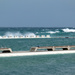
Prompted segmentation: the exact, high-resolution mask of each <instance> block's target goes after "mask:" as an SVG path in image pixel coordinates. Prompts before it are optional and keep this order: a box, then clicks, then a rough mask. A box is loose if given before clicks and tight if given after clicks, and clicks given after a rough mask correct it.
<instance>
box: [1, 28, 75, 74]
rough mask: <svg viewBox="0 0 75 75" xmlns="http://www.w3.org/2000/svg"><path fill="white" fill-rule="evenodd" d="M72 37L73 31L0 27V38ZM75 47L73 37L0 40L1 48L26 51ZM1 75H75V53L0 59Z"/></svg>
mask: <svg viewBox="0 0 75 75" xmlns="http://www.w3.org/2000/svg"><path fill="white" fill-rule="evenodd" d="M10 35H12V36H20V35H28V36H30V35H50V36H51V37H57V36H70V37H74V36H75V29H74V28H0V36H10ZM64 45H75V38H47V39H46V38H40V39H36V38H35V39H0V47H10V48H12V50H13V51H28V50H30V48H31V47H35V46H64ZM0 75H75V54H61V55H59V54H57V55H38V56H21V57H0Z"/></svg>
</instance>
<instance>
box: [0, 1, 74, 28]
mask: <svg viewBox="0 0 75 75" xmlns="http://www.w3.org/2000/svg"><path fill="white" fill-rule="evenodd" d="M0 27H75V0H0Z"/></svg>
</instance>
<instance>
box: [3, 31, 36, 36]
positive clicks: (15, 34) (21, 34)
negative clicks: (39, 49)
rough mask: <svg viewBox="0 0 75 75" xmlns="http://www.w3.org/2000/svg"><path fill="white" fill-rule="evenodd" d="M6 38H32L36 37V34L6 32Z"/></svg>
mask: <svg viewBox="0 0 75 75" xmlns="http://www.w3.org/2000/svg"><path fill="white" fill-rule="evenodd" d="M4 36H12V37H14V36H28V37H30V36H34V37H35V36H36V35H35V34H34V33H31V32H27V33H24V34H23V33H20V32H6V33H5V34H4Z"/></svg>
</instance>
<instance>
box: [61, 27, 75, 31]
mask: <svg viewBox="0 0 75 75" xmlns="http://www.w3.org/2000/svg"><path fill="white" fill-rule="evenodd" d="M62 30H63V31H64V32H75V29H69V28H66V29H62Z"/></svg>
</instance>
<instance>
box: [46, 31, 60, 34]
mask: <svg viewBox="0 0 75 75" xmlns="http://www.w3.org/2000/svg"><path fill="white" fill-rule="evenodd" d="M46 33H50V34H55V33H59V31H48V32H46Z"/></svg>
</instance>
